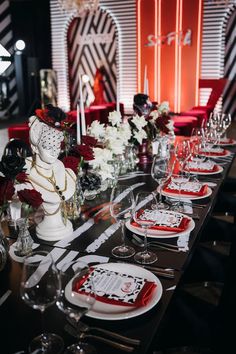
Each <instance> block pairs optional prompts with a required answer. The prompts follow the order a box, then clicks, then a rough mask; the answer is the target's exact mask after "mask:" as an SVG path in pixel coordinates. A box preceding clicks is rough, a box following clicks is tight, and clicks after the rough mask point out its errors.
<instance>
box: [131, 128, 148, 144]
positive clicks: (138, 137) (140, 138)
mask: <svg viewBox="0 0 236 354" xmlns="http://www.w3.org/2000/svg"><path fill="white" fill-rule="evenodd" d="M134 138H135V139H136V140H137V141H138V143H139V144H142V142H143V139H146V138H147V133H146V132H145V130H143V129H141V130H139V131H138V132H135V133H134Z"/></svg>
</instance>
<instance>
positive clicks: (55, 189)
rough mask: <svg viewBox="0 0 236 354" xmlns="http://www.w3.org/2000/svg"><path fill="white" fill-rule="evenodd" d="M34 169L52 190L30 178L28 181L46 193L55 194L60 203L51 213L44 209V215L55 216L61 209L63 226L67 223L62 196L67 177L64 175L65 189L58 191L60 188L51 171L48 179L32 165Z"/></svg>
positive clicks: (64, 201)
mask: <svg viewBox="0 0 236 354" xmlns="http://www.w3.org/2000/svg"><path fill="white" fill-rule="evenodd" d="M33 167H34V168H35V171H36V172H37V173H38V174H39V175H40V176H41V177H43V178H45V179H46V180H47V181H48V182H49V183H50V184H51V185H52V186H53V190H51V189H49V188H47V187H45V186H43V185H42V184H41V183H39V182H37V181H35V180H34V179H33V178H32V177H29V180H30V181H31V182H32V183H34V184H36V185H38V186H39V187H41V188H43V189H44V190H46V191H48V192H51V193H57V195H58V196H59V198H60V200H61V202H60V205H59V207H58V208H57V209H56V211H54V212H53V213H49V212H48V211H46V210H45V208H43V209H44V212H45V215H48V216H51V215H55V214H56V213H57V212H58V211H59V209H60V208H61V209H62V211H63V221H64V224H66V221H67V207H66V200H65V197H64V195H63V194H62V193H63V192H65V191H66V190H67V175H66V173H65V187H64V188H63V189H60V187H59V186H58V185H57V184H56V178H55V175H54V171H53V170H52V175H51V176H50V177H48V176H45V175H44V174H43V173H42V172H40V171H39V170H38V168H37V166H36V164H35V163H34V164H33V166H32V168H33Z"/></svg>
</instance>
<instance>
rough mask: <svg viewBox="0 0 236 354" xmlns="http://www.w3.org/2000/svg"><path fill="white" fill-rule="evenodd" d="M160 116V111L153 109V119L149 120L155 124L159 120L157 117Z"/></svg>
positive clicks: (151, 115)
mask: <svg viewBox="0 0 236 354" xmlns="http://www.w3.org/2000/svg"><path fill="white" fill-rule="evenodd" d="M159 116H160V114H159V112H158V111H157V110H155V111H152V112H151V113H150V117H152V119H150V120H149V122H150V123H152V124H155V121H156V120H157V118H158V117H159Z"/></svg>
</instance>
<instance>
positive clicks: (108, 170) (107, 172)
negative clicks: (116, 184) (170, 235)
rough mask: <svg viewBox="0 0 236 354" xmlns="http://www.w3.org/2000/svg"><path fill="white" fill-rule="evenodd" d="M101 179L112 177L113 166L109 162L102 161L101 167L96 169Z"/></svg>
mask: <svg viewBox="0 0 236 354" xmlns="http://www.w3.org/2000/svg"><path fill="white" fill-rule="evenodd" d="M97 172H98V173H99V175H100V177H101V179H102V181H105V180H106V179H107V178H111V179H112V178H113V173H114V167H113V166H112V165H111V164H108V163H104V164H103V165H102V166H101V168H100V169H99V170H98V171H97Z"/></svg>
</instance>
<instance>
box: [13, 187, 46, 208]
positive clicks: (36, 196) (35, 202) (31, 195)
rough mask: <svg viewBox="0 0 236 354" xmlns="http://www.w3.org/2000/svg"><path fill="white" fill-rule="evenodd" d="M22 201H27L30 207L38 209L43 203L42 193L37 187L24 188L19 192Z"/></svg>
mask: <svg viewBox="0 0 236 354" xmlns="http://www.w3.org/2000/svg"><path fill="white" fill-rule="evenodd" d="M17 195H18V197H19V199H20V201H21V203H25V204H27V205H28V207H32V208H34V209H38V208H39V207H40V205H41V204H42V203H43V199H42V194H41V193H39V192H38V191H36V190H35V189H22V190H20V191H18V192H17Z"/></svg>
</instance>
